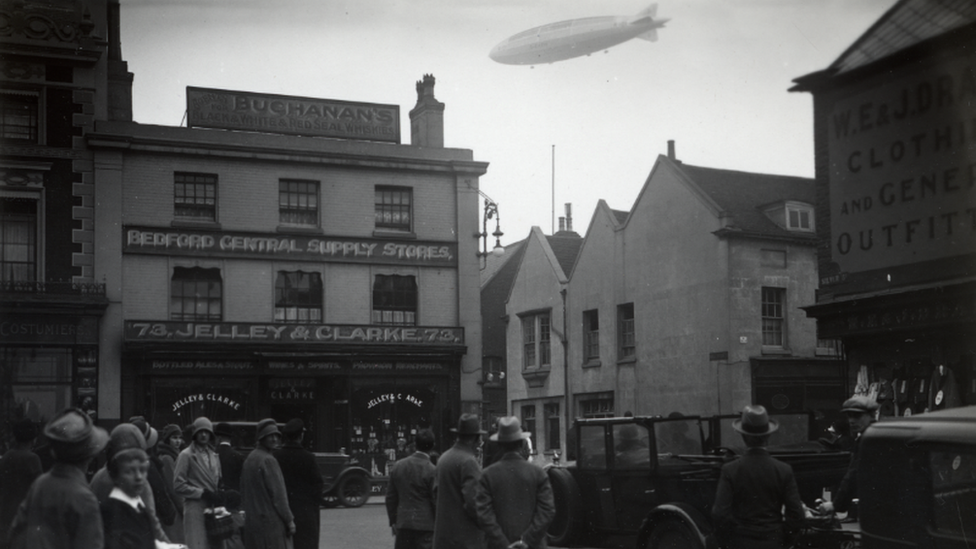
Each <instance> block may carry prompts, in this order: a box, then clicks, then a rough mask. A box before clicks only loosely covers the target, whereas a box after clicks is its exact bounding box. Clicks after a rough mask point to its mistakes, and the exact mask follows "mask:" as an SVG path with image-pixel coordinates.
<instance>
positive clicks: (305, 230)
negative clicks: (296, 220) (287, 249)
mask: <svg viewBox="0 0 976 549" xmlns="http://www.w3.org/2000/svg"><path fill="white" fill-rule="evenodd" d="M275 232H278V233H281V234H316V235H321V234H325V231H323V230H322V227H300V226H297V225H278V227H276V228H275Z"/></svg>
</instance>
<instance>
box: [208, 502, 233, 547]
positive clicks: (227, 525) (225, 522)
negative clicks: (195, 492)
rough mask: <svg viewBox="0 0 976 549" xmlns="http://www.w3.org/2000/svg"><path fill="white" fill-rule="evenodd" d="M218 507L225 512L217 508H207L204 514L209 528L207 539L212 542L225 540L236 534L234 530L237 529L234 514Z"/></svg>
mask: <svg viewBox="0 0 976 549" xmlns="http://www.w3.org/2000/svg"><path fill="white" fill-rule="evenodd" d="M218 509H220V510H221V511H223V513H220V512H218V511H217V510H215V509H207V510H206V511H204V514H203V524H204V526H205V527H206V529H207V539H208V540H210V542H211V543H217V542H221V541H224V540H225V539H227V538H229V537H231V536H232V535H234V531H235V530H236V529H237V524H235V523H234V517H233V515H231V514H230V513H228V512H227V511H226V510H223V509H222V508H218Z"/></svg>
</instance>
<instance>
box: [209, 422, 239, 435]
mask: <svg viewBox="0 0 976 549" xmlns="http://www.w3.org/2000/svg"><path fill="white" fill-rule="evenodd" d="M214 434H215V435H217V436H218V437H227V438H230V437H232V436H234V430H233V429H231V428H230V424H227V423H224V422H222V421H221V422H220V423H218V424H217V425H214Z"/></svg>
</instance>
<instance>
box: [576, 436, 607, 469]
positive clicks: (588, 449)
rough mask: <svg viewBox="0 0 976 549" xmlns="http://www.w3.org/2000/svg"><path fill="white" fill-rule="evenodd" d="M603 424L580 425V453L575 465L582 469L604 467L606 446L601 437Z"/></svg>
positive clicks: (605, 463)
mask: <svg viewBox="0 0 976 549" xmlns="http://www.w3.org/2000/svg"><path fill="white" fill-rule="evenodd" d="M603 432H604V431H603V425H583V426H582V427H580V444H579V447H580V455H579V459H577V460H576V464H577V467H580V468H582V469H606V467H607V446H606V442H605V441H604V438H603Z"/></svg>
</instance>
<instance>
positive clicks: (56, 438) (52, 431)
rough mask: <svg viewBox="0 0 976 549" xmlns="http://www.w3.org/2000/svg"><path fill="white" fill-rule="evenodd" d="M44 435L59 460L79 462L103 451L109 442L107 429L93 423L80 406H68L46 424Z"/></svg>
mask: <svg viewBox="0 0 976 549" xmlns="http://www.w3.org/2000/svg"><path fill="white" fill-rule="evenodd" d="M44 436H46V437H47V439H48V440H50V441H51V449H52V450H54V456H55V458H57V460H58V461H62V462H68V463H78V462H81V461H85V460H86V459H88V458H91V457H94V456H95V454H97V453H99V452H101V451H102V448H105V445H106V444H108V433H107V432H106V431H105V429H102V428H101V427H98V426H97V425H95V424H94V423H92V419H91V417H89V416H88V414H86V413H85V412H84V411H82V410H79V409H78V408H66V409H65V410H63V411H62V412H61V413H59V414H58V415H56V416H54V418H53V419H52V420H51V421H49V422H48V423H47V425H45V426H44Z"/></svg>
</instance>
